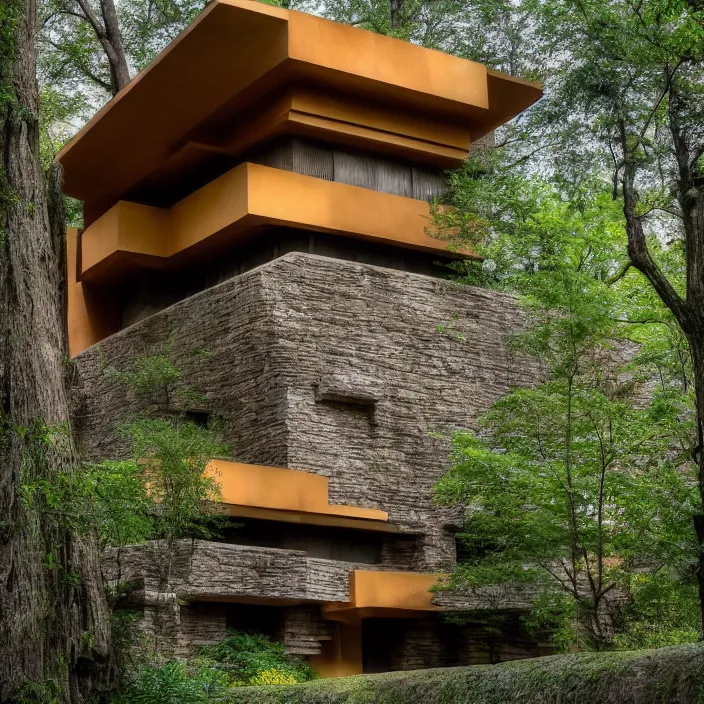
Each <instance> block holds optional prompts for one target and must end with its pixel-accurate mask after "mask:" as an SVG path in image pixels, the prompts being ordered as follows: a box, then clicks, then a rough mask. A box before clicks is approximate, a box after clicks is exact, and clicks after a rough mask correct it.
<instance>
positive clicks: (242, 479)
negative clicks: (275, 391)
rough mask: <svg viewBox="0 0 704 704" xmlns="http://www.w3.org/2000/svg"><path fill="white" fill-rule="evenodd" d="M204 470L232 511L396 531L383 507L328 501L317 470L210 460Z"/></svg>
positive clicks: (324, 481)
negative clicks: (211, 477) (381, 509)
mask: <svg viewBox="0 0 704 704" xmlns="http://www.w3.org/2000/svg"><path fill="white" fill-rule="evenodd" d="M208 471H209V472H210V473H211V474H212V475H213V476H214V477H215V479H216V480H217V482H218V483H219V484H220V491H221V497H220V500H221V501H222V503H223V504H224V505H225V506H226V508H227V511H228V513H229V514H230V515H232V516H237V517H240V518H261V519H268V520H278V521H284V522H288V523H304V524H309V525H328V526H338V527H346V528H356V529H359V530H373V531H379V532H394V533H395V532H399V529H398V527H397V526H395V525H394V524H392V523H389V514H388V513H387V512H386V511H380V510H378V509H373V508H362V507H359V506H345V505H340V504H331V503H330V500H329V493H330V492H329V480H328V478H327V477H323V476H321V475H319V474H313V473H311V472H304V471H301V470H295V469H284V468H281V467H266V466H263V465H256V464H243V463H241V462H229V461H226V460H213V461H212V462H211V463H210V465H209V468H208Z"/></svg>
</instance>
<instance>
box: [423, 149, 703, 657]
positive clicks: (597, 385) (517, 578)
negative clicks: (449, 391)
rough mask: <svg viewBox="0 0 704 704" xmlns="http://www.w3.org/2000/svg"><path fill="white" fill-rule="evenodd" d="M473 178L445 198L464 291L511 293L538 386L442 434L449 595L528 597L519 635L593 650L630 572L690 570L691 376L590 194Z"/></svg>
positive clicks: (604, 199) (602, 196)
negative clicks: (532, 607) (538, 631)
mask: <svg viewBox="0 0 704 704" xmlns="http://www.w3.org/2000/svg"><path fill="white" fill-rule="evenodd" d="M481 158H483V159H485V161H486V158H485V157H481ZM489 162H490V160H489ZM485 166H486V167H487V168H486V169H485V170H484V171H482V172H481V175H480V176H479V177H476V176H475V177H472V178H470V177H469V176H468V174H469V173H472V174H476V173H477V171H476V170H474V171H469V172H468V171H465V172H464V173H458V174H456V175H455V177H454V179H453V181H452V189H451V193H450V198H449V200H450V201H451V202H452V203H454V208H455V209H454V210H450V211H449V213H448V217H449V218H453V219H454V230H453V231H454V232H455V233H456V235H457V237H458V238H459V239H460V241H462V240H463V239H464V240H470V242H471V244H473V245H474V246H476V247H477V248H478V249H479V250H480V252H481V253H482V254H483V255H484V256H485V260H484V263H483V265H482V266H481V268H479V267H478V266H477V265H471V264H470V265H469V267H468V268H467V270H466V271H465V272H464V275H465V280H466V281H468V282H470V283H474V284H477V283H479V284H482V285H490V286H492V287H495V288H499V289H503V290H508V291H511V292H516V293H518V294H520V295H521V299H522V302H523V306H524V309H525V310H526V312H527V314H528V318H529V321H530V322H529V325H528V329H527V330H525V331H524V332H523V333H522V334H520V335H518V336H517V337H516V338H515V339H514V346H515V348H516V349H518V350H520V351H521V352H524V353H528V354H529V355H531V356H532V357H534V358H536V359H537V360H538V361H539V362H540V363H541V365H542V367H543V369H544V372H545V374H546V381H545V383H543V384H542V385H540V386H538V387H536V388H533V389H519V390H516V391H514V392H513V393H511V394H510V395H508V396H507V397H506V398H504V399H501V400H500V401H498V402H497V403H496V404H495V405H494V406H493V407H492V408H491V410H490V411H489V413H487V414H486V416H485V417H484V418H483V419H482V425H481V433H480V434H479V435H478V436H477V435H474V434H470V433H462V432H460V433H457V434H456V435H455V436H454V439H453V454H452V464H453V469H452V470H451V471H450V472H449V473H448V475H446V477H444V478H443V479H442V480H441V481H440V483H439V484H438V486H437V498H438V501H439V502H440V503H442V504H445V505H454V506H458V505H459V506H462V507H464V508H465V509H466V525H465V529H464V532H463V535H462V537H461V542H462V548H463V559H462V563H461V564H460V566H459V567H458V570H457V572H456V574H455V578H454V581H453V583H452V585H451V586H453V587H461V588H470V589H476V588H479V587H484V586H488V585H491V584H500V585H510V584H520V583H521V582H529V583H532V584H533V586H534V587H535V589H537V591H538V593H541V592H543V597H541V599H542V600H543V603H542V604H540V602H539V605H540V608H538V605H536V609H537V610H542V609H543V607H544V606H545V603H547V602H545V600H548V602H550V609H549V610H548V612H546V613H543V614H542V615H541V614H538V613H533V614H531V615H530V616H529V618H528V622H529V623H540V622H543V623H548V624H549V623H552V624H553V626H552V631H553V639H554V641H555V642H556V643H557V644H558V645H559V646H560V647H561V648H563V649H566V648H568V647H573V646H574V644H575V643H579V644H580V645H581V646H585V645H586V646H590V647H604V646H605V645H607V644H608V643H609V641H610V640H611V636H612V633H613V632H614V630H619V629H620V628H622V627H623V624H622V623H621V618H622V615H621V613H620V605H619V607H618V609H617V610H616V609H612V608H611V606H612V605H613V604H614V603H615V602H616V601H619V602H620V601H622V600H614V599H613V596H614V595H616V594H619V595H622V594H623V593H625V594H626V595H627V594H628V592H629V590H630V587H631V578H632V574H633V571H634V570H635V569H636V565H641V567H640V568H642V564H641V563H643V560H644V559H646V558H647V560H648V561H649V569H650V570H652V571H657V570H659V569H660V568H661V567H662V565H664V564H666V565H669V566H670V568H671V569H673V570H674V571H675V572H677V573H679V574H680V575H682V576H683V579H684V575H686V574H688V573H689V568H690V565H691V563H692V561H693V559H694V557H695V550H694V534H693V531H692V515H693V514H694V513H695V511H696V506H697V495H696V492H695V490H694V488H693V485H692V484H691V483H690V482H689V481H688V476H687V474H688V472H689V471H691V469H692V462H691V454H690V450H691V448H692V447H694V445H695V444H696V433H695V432H694V423H693V421H694V412H693V398H692V394H691V387H690V385H689V381H688V380H689V378H690V374H691V371H690V369H689V368H688V363H687V361H686V356H685V354H684V353H683V352H682V347H681V346H680V347H677V343H681V338H680V336H679V335H678V333H677V331H676V329H674V328H673V326H672V325H671V317H670V316H669V314H668V312H667V311H666V310H665V309H664V307H663V306H662V304H660V303H659V301H658V300H657V299H656V298H655V296H654V294H653V293H652V291H651V290H649V289H648V288H646V289H645V291H644V287H643V286H642V278H641V277H640V275H639V274H637V273H634V272H632V271H630V270H627V269H626V268H625V266H624V264H625V261H624V260H625V254H624V247H623V243H624V238H625V233H624V228H623V224H622V221H621V213H620V212H619V207H618V204H617V203H614V201H613V200H612V198H611V195H610V194H609V193H607V192H605V191H604V189H603V188H602V187H601V186H600V184H599V182H598V181H585V182H584V183H583V185H582V186H581V188H580V190H579V191H578V192H577V193H576V194H575V195H574V196H573V198H572V199H571V200H570V201H568V200H566V199H565V198H564V197H563V196H562V194H561V193H560V192H559V191H558V190H557V189H556V188H555V186H554V185H553V184H551V183H550V182H548V181H545V180H542V179H537V178H526V177H524V176H521V175H519V174H516V173H515V172H514V173H510V172H509V173H494V172H493V171H492V169H494V168H495V166H496V165H495V164H491V163H488V164H485ZM467 169H471V164H469V165H468V167H467ZM463 222H466V223H469V226H468V227H465V226H464V225H463ZM477 222H480V223H482V227H481V228H478V229H477V228H476V227H475V225H476V223H477ZM476 235H478V236H479V238H483V239H474V240H472V239H471V238H472V237H475V236H476ZM664 259H665V261H672V264H673V267H674V269H675V270H677V267H679V265H680V261H679V260H677V258H676V256H675V255H674V254H673V253H667V254H666V255H665V257H664ZM673 343H674V346H673ZM654 378H655V379H657V380H658V381H659V383H658V384H655V385H654V384H653V383H652V381H653V379H654ZM683 588H685V587H684V586H683ZM555 591H556V592H558V593H563V594H566V595H569V596H570V597H571V603H570V602H569V600H567V601H566V600H564V598H560V599H559V600H558V601H559V603H557V602H556V601H555V600H556V597H555V595H554V594H553V593H554V592H555ZM609 593H611V597H612V598H611V599H608V598H606V597H607V595H608V594H609ZM627 615H630V616H631V617H634V614H632V613H631V614H627ZM570 630H571V636H570V635H569V631H570Z"/></svg>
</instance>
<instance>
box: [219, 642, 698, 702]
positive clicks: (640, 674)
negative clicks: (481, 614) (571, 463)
mask: <svg viewBox="0 0 704 704" xmlns="http://www.w3.org/2000/svg"><path fill="white" fill-rule="evenodd" d="M703 679H704V651H703V649H702V646H701V645H692V646H681V647H677V648H665V649H662V650H655V651H647V652H639V653H630V652H629V653H608V654H594V653H582V654H579V655H559V656H554V657H549V658H540V659H537V660H524V661H520V662H512V663H505V664H501V665H491V666H482V665H479V666H474V667H462V668H450V669H438V670H422V671H418V672H394V673H390V674H386V675H365V676H364V677H346V678H340V679H331V680H321V681H319V682H311V683H308V684H303V685H296V686H294V687H256V688H255V687H250V688H240V689H233V690H231V691H230V692H229V693H228V699H227V701H228V702H229V703H230V704H408V702H423V704H470V703H471V704H497V703H498V702H501V704H554V702H562V701H569V702H590V704H693V703H697V702H701V701H702V700H701V699H700V698H699V697H701V692H702V689H701V683H702V680H703Z"/></svg>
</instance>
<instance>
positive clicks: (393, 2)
mask: <svg viewBox="0 0 704 704" xmlns="http://www.w3.org/2000/svg"><path fill="white" fill-rule="evenodd" d="M389 2H390V8H389V9H390V13H391V30H392V31H394V30H397V29H401V27H402V26H403V6H404V2H405V0H389Z"/></svg>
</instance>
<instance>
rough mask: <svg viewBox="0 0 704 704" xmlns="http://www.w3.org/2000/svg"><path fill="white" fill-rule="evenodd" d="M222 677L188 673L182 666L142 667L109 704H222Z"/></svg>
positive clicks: (224, 684) (172, 663)
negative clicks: (216, 703)
mask: <svg viewBox="0 0 704 704" xmlns="http://www.w3.org/2000/svg"><path fill="white" fill-rule="evenodd" d="M227 686H228V685H227V682H226V676H224V675H223V674H222V673H218V672H216V671H211V670H207V669H203V670H199V671H197V672H189V670H188V668H187V667H186V665H185V664H184V663H182V662H179V661H176V660H173V661H169V662H166V663H163V664H162V665H143V666H142V667H141V668H139V669H138V671H137V672H136V674H135V675H134V676H133V679H131V680H130V681H129V682H128V684H127V686H126V687H125V691H124V692H123V693H122V694H121V695H119V696H117V697H115V698H114V699H113V704H212V703H213V702H224V701H226V699H225V698H224V694H225V692H226V690H227Z"/></svg>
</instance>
